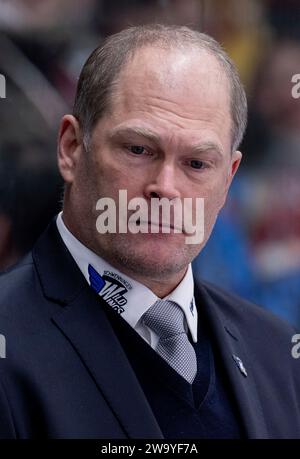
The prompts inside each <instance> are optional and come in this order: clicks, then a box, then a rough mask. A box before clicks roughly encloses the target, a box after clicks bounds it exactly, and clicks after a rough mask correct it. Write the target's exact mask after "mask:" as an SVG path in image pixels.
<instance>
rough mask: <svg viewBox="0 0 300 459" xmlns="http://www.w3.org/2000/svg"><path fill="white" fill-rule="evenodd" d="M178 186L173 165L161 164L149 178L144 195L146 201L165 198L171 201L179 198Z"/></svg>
mask: <svg viewBox="0 0 300 459" xmlns="http://www.w3.org/2000/svg"><path fill="white" fill-rule="evenodd" d="M178 185H179V183H178V179H176V173H175V168H174V165H173V164H167V163H161V164H159V166H158V167H156V168H155V170H154V171H153V173H152V175H151V176H150V177H149V179H148V183H147V185H146V187H145V191H144V194H145V196H146V198H147V199H151V198H167V199H170V200H171V199H174V198H178V197H180V193H179V190H178Z"/></svg>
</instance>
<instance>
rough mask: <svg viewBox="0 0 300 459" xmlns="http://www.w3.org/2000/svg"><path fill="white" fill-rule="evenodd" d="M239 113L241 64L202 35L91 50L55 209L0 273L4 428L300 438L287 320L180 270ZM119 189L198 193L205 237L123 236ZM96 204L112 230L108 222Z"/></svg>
mask: <svg viewBox="0 0 300 459" xmlns="http://www.w3.org/2000/svg"><path fill="white" fill-rule="evenodd" d="M245 124H246V101H245V95H244V92H243V89H242V86H241V84H240V82H239V79H238V76H237V73H236V71H235V69H234V66H233V65H232V63H231V61H230V60H229V58H228V57H227V55H226V54H225V53H224V52H223V51H222V49H221V48H220V46H219V45H218V44H217V43H216V42H215V41H214V40H213V39H212V38H210V37H208V36H206V35H204V34H199V33H198V32H195V31H192V30H190V29H188V28H185V27H167V26H159V25H154V26H145V27H137V28H131V29H128V30H125V31H123V32H121V33H119V34H116V35H115V36H112V37H110V38H109V39H108V40H107V41H106V43H105V44H104V45H103V47H100V48H98V49H96V50H95V51H94V52H93V53H92V55H91V56H90V57H89V59H88V61H87V62H86V64H85V66H84V68H83V71H82V73H81V76H80V79H79V84H78V90H77V95H76V100H75V106H74V112H73V115H66V116H64V117H63V119H62V122H61V128H60V133H59V148H58V164H59V169H60V172H61V174H62V176H63V178H64V181H65V196H64V206H63V212H62V214H60V215H59V216H58V218H57V220H56V221H54V222H52V223H51V224H50V226H49V228H48V230H47V231H46V233H44V235H43V236H42V237H41V239H40V240H39V241H38V243H37V244H36V246H35V247H34V249H33V251H32V253H31V254H30V255H28V257H27V258H26V259H25V260H24V261H23V262H22V263H21V264H19V265H18V266H17V267H16V268H15V269H13V270H12V271H10V272H8V273H6V274H4V275H3V276H2V277H1V280H0V290H1V333H2V334H3V336H4V337H5V339H6V358H5V359H2V360H1V361H0V363H1V365H0V382H1V398H0V401H1V409H0V421H1V422H0V432H1V436H2V437H4V438H42V437H49V438H163V437H165V438H287V437H299V436H300V435H299V432H300V413H299V397H298V396H297V389H298V387H299V383H300V375H299V364H298V362H297V361H296V360H295V359H293V358H292V356H291V339H292V335H294V333H295V332H294V331H293V330H292V329H291V328H290V327H289V326H288V325H286V324H284V323H282V322H281V321H279V320H278V319H276V318H275V317H273V316H271V315H269V314H268V313H266V312H265V311H263V310H261V309H260V308H258V307H256V306H254V305H251V304H248V303H247V302H246V301H244V300H242V299H240V298H237V297H235V296H232V295H230V294H227V293H224V292H222V291H221V290H219V289H218V288H217V287H215V286H212V285H206V284H204V283H202V282H200V281H199V280H196V279H193V275H192V269H191V265H190V263H191V261H192V259H193V258H194V257H195V256H196V255H197V253H198V252H199V250H201V248H202V247H203V245H204V244H205V242H206V240H207V239H208V237H209V234H210V232H211V230H212V227H213V225H214V222H215V219H216V217H217V214H218V212H219V210H220V209H221V208H222V206H223V204H224V201H225V199H226V195H227V191H228V188H229V186H230V183H231V181H232V178H233V176H234V174H235V172H236V171H237V169H238V166H239V164H240V161H241V153H240V152H239V151H237V147H238V145H239V143H240V141H241V139H242V135H243V131H244V128H245ZM120 190H123V191H124V190H126V192H127V198H128V200H132V199H134V198H139V199H140V200H141V199H143V200H144V202H146V203H148V204H149V205H150V203H151V202H152V201H153V200H155V199H163V198H165V199H166V200H167V202H177V203H178V202H183V201H184V199H186V198H190V199H192V202H193V204H194V205H193V207H192V216H193V217H197V213H196V206H195V202H196V200H197V198H202V199H204V238H200V239H199V240H198V241H197V242H196V243H193V244H190V243H187V239H186V238H187V234H186V231H184V230H183V231H181V232H176V231H175V223H174V221H175V218H174V220H173V223H171V225H170V229H172V230H173V231H171V232H170V233H166V232H164V231H163V228H164V225H165V222H164V221H163V220H162V219H159V220H158V221H152V220H153V215H152V214H151V213H150V220H147V219H146V220H147V221H146V223H145V221H142V219H141V218H137V219H136V228H139V227H140V228H142V227H143V228H145V227H146V229H149V228H150V229H151V228H152V223H153V224H154V225H153V226H154V227H155V226H156V228H159V231H158V232H157V231H156V232H155V231H148V232H145V231H144V232H143V231H135V233H133V232H130V231H125V230H124V228H123V230H122V231H121V230H120V222H121V216H120V215H121V212H120V209H121V203H120V201H119V191H120ZM101 199H107V201H105V202H106V203H109V202H111V201H113V202H114V203H115V210H116V215H117V216H118V217H117V220H118V222H117V223H118V225H116V227H117V228H119V230H117V231H107V232H106V233H105V232H103V231H102V232H101V231H100V230H101V228H100V226H101V225H100V224H99V220H98V219H99V215H100V214H101V213H100V212H99V209H100V207H101V206H99V200H101ZM100 202H103V201H100ZM104 207H105V206H104ZM104 207H103V208H102V209H100V210H105V209H104ZM106 207H108V206H106ZM132 210H133V209H132V208H130V211H129V212H128V215H127V217H126V218H128V221H127V220H126V222H127V223H128V226H129V219H130V218H131V217H132V215H133V213H132ZM106 211H107V209H106ZM112 214H113V212H111V213H109V212H108V213H107V220H109V219H111V218H113V215H112ZM172 215H173V214H172ZM123 223H124V222H123ZM102 226H103V225H102ZM184 228H185V227H184Z"/></svg>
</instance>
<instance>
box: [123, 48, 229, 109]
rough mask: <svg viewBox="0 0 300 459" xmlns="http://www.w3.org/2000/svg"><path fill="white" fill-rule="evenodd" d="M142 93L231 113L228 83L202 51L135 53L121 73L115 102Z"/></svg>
mask: <svg viewBox="0 0 300 459" xmlns="http://www.w3.org/2000/svg"><path fill="white" fill-rule="evenodd" d="M142 94H148V95H149V96H153V97H159V98H160V99H164V98H165V99H166V100H169V101H170V102H171V101H174V103H182V104H189V105H190V106H191V107H195V108H196V107H197V106H198V107H199V108H201V107H202V106H216V107H219V106H220V107H221V106H222V108H223V109H224V110H226V111H227V112H228V113H229V112H230V84H229V80H228V77H227V75H226V73H225V70H224V68H223V67H222V65H221V63H220V62H219V61H218V59H217V58H216V57H215V56H213V55H212V54H211V53H209V52H207V51H206V50H202V49H198V48H195V49H186V50H185V49H180V50H178V49H162V48H159V47H145V48H142V49H139V50H137V51H136V52H135V53H134V55H133V56H131V57H130V58H129V60H128V61H127V62H126V64H125V66H124V68H123V69H122V70H121V72H120V75H119V77H118V80H117V83H116V85H115V88H114V100H115V102H117V101H120V100H123V101H124V99H125V98H130V99H131V101H132V99H133V98H139V96H141V95H142Z"/></svg>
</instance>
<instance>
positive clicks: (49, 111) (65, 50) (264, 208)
mask: <svg viewBox="0 0 300 459" xmlns="http://www.w3.org/2000/svg"><path fill="white" fill-rule="evenodd" d="M148 22H161V23H169V24H183V25H188V26H191V27H193V28H196V29H198V30H199V31H203V32H207V33H209V34H211V35H212V36H213V37H214V38H216V39H217V40H219V41H220V42H221V43H222V44H223V46H224V48H225V49H226V50H227V52H228V53H229V54H230V56H231V57H232V58H233V60H234V61H235V62H236V64H237V66H238V68H239V70H240V73H241V77H242V80H243V83H244V85H245V87H246V91H247V94H248V101H249V124H248V129H247V133H246V137H245V140H244V142H243V145H242V147H241V150H242V151H243V153H244V159H243V163H242V166H241V168H240V170H239V173H238V175H237V177H236V179H235V181H234V184H233V186H232V189H231V191H230V196H229V199H228V202H227V205H226V207H225V208H224V210H223V211H222V213H221V214H220V217H219V220H218V222H217V224H216V227H215V230H214V233H213V235H212V237H211V239H210V241H209V242H208V244H207V246H206V247H205V249H204V250H203V251H202V252H201V254H200V255H199V256H198V257H197V259H196V260H195V262H194V269H195V271H196V273H197V275H199V276H200V277H202V278H204V279H207V280H210V281H212V282H215V283H217V284H218V285H220V286H222V287H224V288H226V289H229V290H230V291H232V292H235V293H237V294H239V295H242V296H243V297H246V298H248V299H249V300H251V301H254V302H256V303H258V304H259V305H261V306H262V307H265V308H267V309H269V310H272V311H273V312H275V313H276V314H278V315H280V316H281V317H283V318H285V319H286V320H288V321H289V322H290V323H292V324H294V325H296V326H300V99H295V98H293V97H292V87H293V86H294V85H295V84H294V83H292V82H291V79H292V76H293V75H295V74H299V73H300V26H299V24H300V2H299V0H243V1H242V2H241V1H240V0H222V2H221V1H218V0H0V74H2V75H4V76H5V85H4V80H3V78H2V79H1V80H0V83H1V88H0V89H1V90H0V126H1V129H0V271H3V270H4V269H6V268H8V267H9V266H11V265H12V264H14V263H15V262H16V261H17V260H18V259H20V258H21V257H22V256H23V255H24V254H25V253H26V252H27V251H28V250H29V249H30V248H31V246H32V245H33V243H34V242H35V240H36V239H37V237H38V235H39V234H40V233H41V231H42V230H43V229H44V228H45V227H46V225H47V223H48V222H49V220H50V219H51V218H52V217H53V216H54V215H55V214H56V213H57V212H58V211H59V210H60V206H61V204H60V201H61V194H62V182H61V179H60V177H59V175H58V172H57V169H56V137H57V129H58V125H59V121H60V117H61V116H62V115H63V114H64V113H66V112H69V111H70V110H71V107H72V102H73V97H74V93H75V88H76V82H77V79H78V76H79V72H80V69H81V67H82V65H83V63H84V61H85V60H86V58H87V56H88V55H89V54H90V52H91V51H92V50H93V49H94V48H95V47H96V46H98V45H99V44H100V43H101V41H102V40H103V38H104V37H106V36H107V35H109V34H111V33H114V32H117V31H119V30H121V29H122V28H124V27H127V26H130V25H136V24H144V23H148Z"/></svg>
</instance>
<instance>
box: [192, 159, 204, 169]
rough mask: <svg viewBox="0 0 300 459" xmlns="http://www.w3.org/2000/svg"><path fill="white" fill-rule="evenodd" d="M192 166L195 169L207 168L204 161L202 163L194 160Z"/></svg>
mask: <svg viewBox="0 0 300 459" xmlns="http://www.w3.org/2000/svg"><path fill="white" fill-rule="evenodd" d="M190 166H191V167H192V168H193V169H203V168H204V167H205V164H204V162H203V161H200V160H199V159H192V160H191V161H190Z"/></svg>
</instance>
